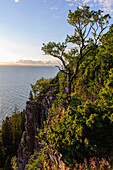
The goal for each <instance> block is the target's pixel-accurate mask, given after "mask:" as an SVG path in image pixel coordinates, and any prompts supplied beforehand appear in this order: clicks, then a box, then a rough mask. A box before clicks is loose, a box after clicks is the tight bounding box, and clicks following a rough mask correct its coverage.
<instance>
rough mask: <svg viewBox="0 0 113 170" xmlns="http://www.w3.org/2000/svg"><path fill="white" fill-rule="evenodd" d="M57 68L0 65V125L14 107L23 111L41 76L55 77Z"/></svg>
mask: <svg viewBox="0 0 113 170" xmlns="http://www.w3.org/2000/svg"><path fill="white" fill-rule="evenodd" d="M57 73H58V69H57V68H56V67H52V66H0V125H1V123H2V121H3V119H5V117H6V116H10V115H11V114H12V112H13V110H14V108H15V106H16V107H17V108H18V109H19V111H23V109H24V108H25V105H26V101H27V100H28V98H29V92H30V90H31V87H30V83H31V84H35V83H36V81H37V80H38V79H40V78H41V77H44V78H50V77H52V78H53V77H55V76H56V74H57Z"/></svg>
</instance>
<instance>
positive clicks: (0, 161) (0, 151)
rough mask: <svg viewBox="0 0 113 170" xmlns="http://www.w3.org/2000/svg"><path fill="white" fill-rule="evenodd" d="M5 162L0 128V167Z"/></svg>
mask: <svg viewBox="0 0 113 170" xmlns="http://www.w3.org/2000/svg"><path fill="white" fill-rule="evenodd" d="M4 162H5V148H4V145H3V141H2V130H1V129H0V168H2V167H3V166H4Z"/></svg>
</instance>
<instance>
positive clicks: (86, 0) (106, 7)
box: [65, 0, 113, 13]
mask: <svg viewBox="0 0 113 170" xmlns="http://www.w3.org/2000/svg"><path fill="white" fill-rule="evenodd" d="M65 2H67V3H68V6H70V7H71V6H77V5H78V6H79V5H83V4H84V5H89V6H92V7H93V6H94V7H95V6H96V7H97V6H98V7H99V8H101V9H102V10H103V11H104V12H106V13H113V6H112V4H113V0H65Z"/></svg>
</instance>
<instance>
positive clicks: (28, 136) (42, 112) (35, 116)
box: [18, 91, 55, 170]
mask: <svg viewBox="0 0 113 170" xmlns="http://www.w3.org/2000/svg"><path fill="white" fill-rule="evenodd" d="M54 100H55V95H54V94H52V93H51V91H49V92H47V93H46V94H45V95H43V96H41V95H40V96H39V97H38V98H37V99H36V100H35V101H27V102H26V109H25V119H26V122H25V131H24V132H23V136H22V139H21V142H20V145H19V149H18V169H19V170H24V169H25V165H26V164H27V163H28V160H29V158H30V155H32V154H33V152H34V149H36V150H37V151H38V150H39V145H38V141H37V138H36V137H35V136H36V135H37V128H40V127H43V124H42V122H43V120H44V119H45V118H47V117H48V110H49V109H50V108H51V106H52V103H53V102H54Z"/></svg>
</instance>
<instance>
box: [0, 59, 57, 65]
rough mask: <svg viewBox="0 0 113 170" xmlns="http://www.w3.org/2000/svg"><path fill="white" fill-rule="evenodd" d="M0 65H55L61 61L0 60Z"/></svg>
mask: <svg viewBox="0 0 113 170" xmlns="http://www.w3.org/2000/svg"><path fill="white" fill-rule="evenodd" d="M0 65H39V66H55V65H59V62H58V61H57V60H56V61H41V60H39V61H34V60H23V59H21V60H19V61H17V62H0Z"/></svg>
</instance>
